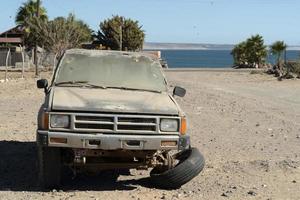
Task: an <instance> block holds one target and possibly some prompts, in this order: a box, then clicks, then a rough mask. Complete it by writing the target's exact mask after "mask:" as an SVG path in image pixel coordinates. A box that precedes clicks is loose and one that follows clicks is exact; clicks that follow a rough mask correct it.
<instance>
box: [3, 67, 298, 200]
mask: <svg viewBox="0 0 300 200" xmlns="http://www.w3.org/2000/svg"><path fill="white" fill-rule="evenodd" d="M12 76H14V77H16V76H19V74H16V73H13V74H12V72H11V73H10V77H12ZM42 76H46V77H47V75H45V74H42ZM2 77H4V74H3V73H1V72H0V79H1V78H2ZM167 77H168V79H169V81H170V83H171V85H180V86H183V87H185V88H186V89H187V95H186V97H184V98H177V99H178V103H179V104H180V105H181V107H182V108H183V110H185V111H186V113H187V115H188V117H189V134H190V135H191V137H192V145H193V146H195V147H197V148H199V149H200V151H201V152H203V154H204V156H205V158H206V166H205V169H204V171H203V172H202V173H201V174H200V175H199V176H198V177H196V178H195V179H193V180H192V181H191V182H189V183H188V184H186V185H184V186H183V187H182V188H181V189H178V190H158V189H155V188H152V187H151V185H150V184H149V182H148V179H147V176H148V173H149V172H147V171H135V170H132V171H131V174H132V175H131V176H121V177H119V179H118V181H117V182H110V181H109V177H104V176H102V177H101V176H99V177H78V178H76V179H75V180H73V181H71V182H69V183H67V184H66V185H64V186H63V188H62V190H59V191H55V190H54V191H50V192H45V191H40V190H39V189H38V187H37V184H36V174H37V169H36V155H35V151H36V147H35V143H34V140H35V129H36V114H37V111H38V108H39V106H40V104H41V103H42V101H43V91H42V90H38V89H36V87H35V81H36V79H34V78H33V75H32V74H26V78H25V79H24V80H20V79H18V80H15V79H13V80H10V81H9V82H8V83H0V157H1V160H0V199H26V200H27V199H44V200H47V199H265V200H267V199H270V200H271V199H272V200H273V199H300V80H284V81H282V82H279V81H277V80H276V79H275V78H274V77H271V76H267V75H261V74H255V75H253V74H249V72H201V71H199V72H194V71H193V72H167Z"/></svg>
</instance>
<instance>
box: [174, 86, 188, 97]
mask: <svg viewBox="0 0 300 200" xmlns="http://www.w3.org/2000/svg"><path fill="white" fill-rule="evenodd" d="M185 94H186V90H185V89H184V88H182V87H178V86H175V88H174V90H173V96H175V95H176V96H179V97H184V96H185Z"/></svg>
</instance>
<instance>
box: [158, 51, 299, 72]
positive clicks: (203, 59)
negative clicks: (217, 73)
mask: <svg viewBox="0 0 300 200" xmlns="http://www.w3.org/2000/svg"><path fill="white" fill-rule="evenodd" d="M160 51H161V56H162V58H163V59H165V60H166V61H167V63H168V65H169V68H179V67H182V68H230V67H232V65H233V59H232V56H231V55H230V52H231V51H230V50H160ZM286 57H287V60H299V59H300V51H296V50H289V51H287V53H286ZM275 60H276V58H275V56H274V55H269V56H268V61H269V62H270V63H275Z"/></svg>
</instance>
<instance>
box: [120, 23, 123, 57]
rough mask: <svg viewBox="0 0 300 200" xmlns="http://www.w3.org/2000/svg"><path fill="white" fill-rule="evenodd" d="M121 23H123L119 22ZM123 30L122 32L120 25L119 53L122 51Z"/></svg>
mask: <svg viewBox="0 0 300 200" xmlns="http://www.w3.org/2000/svg"><path fill="white" fill-rule="evenodd" d="M121 23H123V22H121ZM122 32H123V30H122V25H120V51H122V49H123V33H122Z"/></svg>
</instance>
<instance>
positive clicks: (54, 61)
mask: <svg viewBox="0 0 300 200" xmlns="http://www.w3.org/2000/svg"><path fill="white" fill-rule="evenodd" d="M57 55H58V53H56V54H55V55H54V60H53V70H52V71H53V72H52V74H54V72H55V68H56V58H57Z"/></svg>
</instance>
